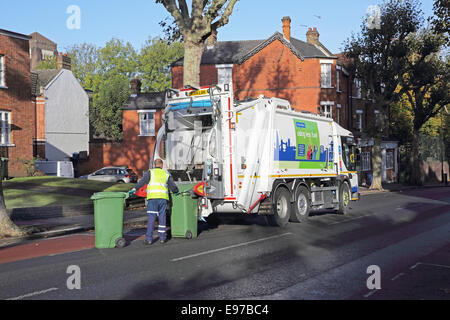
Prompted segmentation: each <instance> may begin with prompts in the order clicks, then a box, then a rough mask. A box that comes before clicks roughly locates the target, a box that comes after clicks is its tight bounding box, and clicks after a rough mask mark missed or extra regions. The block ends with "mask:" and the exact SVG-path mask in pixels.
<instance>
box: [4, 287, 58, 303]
mask: <svg viewBox="0 0 450 320" xmlns="http://www.w3.org/2000/svg"><path fill="white" fill-rule="evenodd" d="M55 290H58V288H50V289H46V290H42V291H36V292H32V293H27V294H24V295H22V296H18V297H15V298H9V299H6V300H21V299H25V298H29V297H33V296H37V295H40V294H44V293H47V292H51V291H55Z"/></svg>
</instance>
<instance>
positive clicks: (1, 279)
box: [0, 188, 450, 300]
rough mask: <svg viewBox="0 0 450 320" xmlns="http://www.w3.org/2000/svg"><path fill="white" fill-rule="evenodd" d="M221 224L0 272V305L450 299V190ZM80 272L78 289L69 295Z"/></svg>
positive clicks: (2, 267)
mask: <svg viewBox="0 0 450 320" xmlns="http://www.w3.org/2000/svg"><path fill="white" fill-rule="evenodd" d="M218 219H219V223H218V225H212V226H211V227H209V228H205V225H203V228H202V229H203V230H202V231H201V233H200V234H199V237H198V238H196V239H191V240H185V239H171V240H170V241H169V242H167V243H166V244H160V243H156V244H154V245H152V246H144V245H143V244H142V240H135V241H132V242H131V243H130V244H129V245H128V246H127V247H125V248H122V249H103V250H98V249H83V250H80V251H76V252H70V253H62V254H56V255H49V256H43V257H39V258H33V259H27V260H22V261H16V262H9V263H4V264H0V299H214V300H215V299H276V300H278V299H445V300H450V188H429V189H420V190H410V191H407V192H401V193H399V192H391V193H378V194H371V195H366V196H364V197H363V198H362V199H361V200H360V201H359V202H356V203H353V204H352V209H351V210H350V213H349V214H348V215H346V216H342V215H338V214H335V213H330V212H326V211H320V212H315V213H314V215H313V216H312V217H311V218H310V220H309V221H308V222H304V223H299V224H297V223H290V224H289V225H288V226H287V227H286V228H276V227H269V226H267V225H266V223H265V218H264V217H258V216H247V217H245V216H239V218H236V217H235V216H230V215H221V216H219V217H218ZM142 232H143V231H142V230H136V231H134V233H133V232H132V233H130V234H129V236H131V237H133V236H134V238H137V237H138V236H140V235H142ZM66 240H67V239H66ZM73 265H76V266H78V267H79V270H80V276H81V277H80V279H81V289H72V290H69V289H68V288H67V282H68V279H69V282H71V281H72V280H73V278H70V277H71V276H72V275H73V274H72V273H67V271H68V267H69V266H73ZM374 265H375V266H377V267H378V271H379V273H377V272H375V273H373V271H371V270H372V269H370V268H369V267H370V266H374ZM368 268H369V272H368ZM371 268H372V267H371ZM378 274H379V275H380V278H379V282H376V280H374V279H375V278H374V277H375V276H377V275H378ZM369 278H370V279H369ZM368 282H370V283H372V284H373V283H378V284H379V287H380V289H371V288H368V286H367V284H368ZM71 283H73V282H71Z"/></svg>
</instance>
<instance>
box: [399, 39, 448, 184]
mask: <svg viewBox="0 0 450 320" xmlns="http://www.w3.org/2000/svg"><path fill="white" fill-rule="evenodd" d="M405 42H406V46H407V48H408V53H407V54H406V57H407V59H406V68H405V69H404V70H405V73H404V76H403V77H401V79H400V85H401V86H402V88H404V90H402V91H403V92H404V95H405V96H406V97H407V99H408V103H409V104H410V106H411V109H412V114H413V119H412V122H413V123H412V141H411V146H412V148H411V153H410V155H409V165H408V167H410V168H412V171H411V174H410V175H409V178H410V181H409V183H411V184H415V185H421V184H422V183H423V181H422V175H421V170H420V168H421V163H420V157H419V145H420V144H419V132H420V130H421V129H422V128H423V126H424V125H425V123H427V122H428V121H429V120H431V119H433V118H434V117H435V116H437V115H439V113H440V111H441V110H442V109H443V108H444V107H445V106H446V105H447V104H449V103H450V96H449V92H450V61H449V57H448V56H447V57H441V56H440V54H441V52H442V51H441V50H442V49H443V47H444V45H445V44H446V38H445V37H444V36H443V35H442V34H436V33H434V32H433V31H432V30H420V31H419V32H417V33H411V34H410V35H408V37H407V38H406V39H405Z"/></svg>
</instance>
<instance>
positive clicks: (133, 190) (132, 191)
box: [128, 188, 136, 197]
mask: <svg viewBox="0 0 450 320" xmlns="http://www.w3.org/2000/svg"><path fill="white" fill-rule="evenodd" d="M135 193H136V189H135V188H133V189H131V190H130V191H128V196H129V197H131V196H132V195H133V194H135Z"/></svg>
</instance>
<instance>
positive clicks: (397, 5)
mask: <svg viewBox="0 0 450 320" xmlns="http://www.w3.org/2000/svg"><path fill="white" fill-rule="evenodd" d="M366 20H367V18H366ZM377 20H379V24H376V25H371V24H367V23H366V22H365V21H364V22H363V24H362V26H361V31H360V33H359V34H358V35H352V37H351V38H350V39H348V40H347V41H346V44H345V50H344V53H345V56H346V57H347V58H348V59H349V61H350V63H351V65H350V66H349V69H350V70H351V71H352V72H353V74H355V76H356V78H358V79H359V80H360V81H361V85H362V89H363V90H364V91H365V92H367V93H368V98H369V99H371V100H372V101H374V103H373V104H374V108H375V109H376V110H378V112H379V113H378V115H377V117H378V118H377V121H375V122H374V123H373V125H371V126H369V127H368V128H367V129H366V130H365V132H364V137H365V138H366V139H373V142H374V145H373V149H372V164H373V179H372V184H371V186H370V188H371V189H382V185H381V141H382V137H383V134H384V132H385V131H386V128H387V121H385V120H386V119H387V116H388V108H389V105H390V104H391V103H392V102H394V101H396V100H397V99H398V98H399V96H401V95H402V94H403V90H401V91H400V92H396V89H397V87H398V85H399V83H400V79H401V77H402V76H403V74H404V66H405V60H406V58H405V54H406V52H407V48H406V42H405V39H406V37H407V36H408V35H409V34H410V33H411V32H416V31H417V30H418V28H419V27H420V25H421V24H422V13H421V11H420V9H418V3H417V2H416V1H414V0H391V1H387V0H385V1H384V2H383V3H382V5H381V6H380V16H379V17H377Z"/></svg>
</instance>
